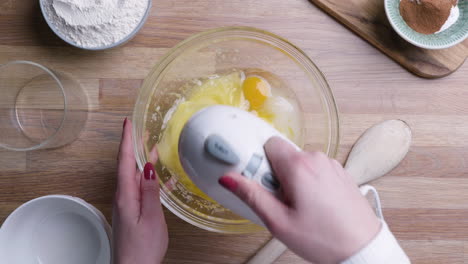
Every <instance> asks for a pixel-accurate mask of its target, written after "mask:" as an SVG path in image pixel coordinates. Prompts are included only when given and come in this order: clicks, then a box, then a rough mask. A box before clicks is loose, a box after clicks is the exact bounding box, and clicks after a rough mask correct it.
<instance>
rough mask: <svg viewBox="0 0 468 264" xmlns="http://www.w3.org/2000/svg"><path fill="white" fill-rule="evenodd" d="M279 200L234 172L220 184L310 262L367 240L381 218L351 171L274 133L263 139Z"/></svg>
mask: <svg viewBox="0 0 468 264" xmlns="http://www.w3.org/2000/svg"><path fill="white" fill-rule="evenodd" d="M265 151H266V153H267V156H268V159H269V161H270V164H271V165H272V167H273V170H274V172H275V175H276V177H277V179H278V181H279V182H280V183H281V191H282V195H283V199H284V203H283V202H281V201H279V200H278V199H276V198H275V197H274V196H273V195H272V194H271V193H269V192H268V191H266V190H265V189H264V188H263V187H261V186H260V185H259V184H257V183H256V182H253V181H251V180H248V179H246V178H245V177H243V176H241V175H239V174H233V173H231V174H228V175H226V176H223V177H221V178H220V184H221V185H223V186H224V187H226V188H227V189H229V190H231V191H232V192H233V193H234V194H236V195H237V196H238V197H239V198H240V199H242V200H243V201H244V202H246V203H247V204H248V205H249V206H250V207H251V208H252V209H253V210H254V211H255V212H256V213H257V214H258V216H259V217H260V218H261V219H262V220H263V222H264V223H265V225H266V226H267V227H268V229H269V230H270V231H271V232H272V234H273V235H274V236H275V237H276V238H278V239H279V240H281V241H282V242H283V243H284V244H285V245H287V246H288V247H289V248H290V249H291V250H292V251H294V252H295V253H296V254H298V255H299V256H301V257H303V258H305V259H306V260H309V261H312V262H314V263H339V262H340V261H343V260H345V259H347V258H349V257H350V256H352V255H353V254H354V253H356V252H358V251H359V250H360V249H361V248H363V247H364V246H366V245H367V244H368V243H369V242H370V241H371V240H372V239H373V238H374V237H375V236H376V235H377V233H378V232H379V230H380V228H381V227H380V225H381V224H380V221H379V219H378V218H377V216H376V215H375V214H374V212H373V210H372V208H371V207H370V205H369V204H368V202H367V200H366V199H365V198H364V197H363V196H362V195H361V193H360V192H359V189H358V188H357V186H356V184H355V183H354V181H353V179H352V178H351V176H350V175H349V174H348V173H346V171H345V170H344V169H343V167H342V166H341V165H340V164H339V163H338V162H337V161H336V160H332V159H329V158H328V157H327V156H326V155H325V154H323V153H319V152H315V153H307V152H298V151H296V150H295V149H294V148H293V147H292V146H291V145H290V144H289V143H287V142H286V141H283V140H281V139H279V138H273V139H271V140H269V141H268V142H267V144H266V145H265Z"/></svg>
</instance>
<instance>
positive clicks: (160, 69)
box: [133, 27, 339, 233]
mask: <svg viewBox="0 0 468 264" xmlns="http://www.w3.org/2000/svg"><path fill="white" fill-rule="evenodd" d="M233 69H251V70H252V69H254V70H258V71H257V72H262V73H268V75H262V76H263V77H265V78H266V79H268V81H269V82H270V81H271V82H270V83H275V85H276V86H275V87H276V88H278V89H281V92H282V94H284V95H285V97H286V98H288V99H290V101H294V102H296V103H297V105H298V106H299V108H300V115H301V120H302V124H301V125H302V131H301V134H302V138H301V139H300V140H299V141H296V142H295V143H296V144H297V145H298V146H300V147H301V148H303V149H306V150H309V151H310V150H318V151H322V152H324V153H326V154H328V155H329V156H330V157H334V156H335V155H336V152H337V149H338V145H339V121H338V110H337V107H336V104H335V100H334V97H333V94H332V91H331V89H330V87H329V86H328V84H327V82H326V80H325V78H324V76H323V75H322V73H321V72H320V70H319V69H318V68H317V67H316V66H315V64H314V63H313V62H312V61H311V60H310V58H309V57H307V55H306V54H305V53H304V52H303V51H301V50H300V49H299V48H297V47H296V46H294V45H293V44H291V43H289V42H288V41H287V40H285V39H283V38H281V37H278V36H276V35H274V34H272V33H269V32H266V31H263V30H259V29H255V28H248V27H227V28H218V29H213V30H210V31H206V32H202V33H200V34H197V35H195V36H192V37H190V38H189V39H187V40H184V41H182V42H181V43H180V44H178V45H177V46H175V47H174V48H173V49H172V50H170V51H169V52H168V53H167V54H166V56H164V57H163V58H162V59H160V60H159V61H158V64H157V65H156V66H155V67H154V68H153V70H152V71H151V72H150V73H149V75H148V77H147V78H146V79H145V81H144V83H143V85H142V87H141V89H140V93H139V96H138V99H137V102H136V105H135V109H134V112H133V132H134V133H133V136H134V143H135V148H136V149H135V153H136V159H137V163H138V166H139V168H140V169H143V166H144V165H145V163H146V162H147V161H148V160H150V159H149V152H150V150H151V149H152V147H153V146H154V145H155V144H157V143H158V142H159V140H160V139H161V135H162V133H163V131H164V120H165V119H166V118H167V117H168V113H171V112H170V110H171V108H172V107H173V106H174V104H177V102H179V101H180V100H181V98H184V97H185V96H186V95H188V94H190V92H191V89H192V88H193V87H195V85H194V84H193V83H194V82H195V83H196V81H197V80H199V79H201V78H205V77H209V76H213V75H215V74H221V75H222V74H223V73H226V72H230V71H232V70H233ZM186 84H188V85H186ZM169 116H170V115H169ZM155 169H156V170H157V172H158V175H159V182H160V185H161V202H162V203H163V204H164V205H165V206H166V207H167V208H168V209H169V210H170V211H172V212H173V213H174V214H176V215H177V216H179V217H180V218H182V219H183V220H185V221H187V222H189V223H191V224H193V225H195V226H198V227H200V228H203V229H206V230H210V231H215V232H221V233H249V232H255V231H258V230H263V229H262V228H261V227H259V226H257V225H255V224H254V223H252V222H250V221H248V220H246V219H243V218H241V217H240V216H237V215H235V214H234V213H232V212H231V211H229V210H228V209H226V208H224V207H222V206H220V205H219V204H217V203H214V202H213V201H212V200H208V199H205V198H204V197H201V196H199V195H197V194H196V193H193V192H192V191H190V188H189V187H187V186H185V185H184V183H183V182H182V181H180V180H179V179H180V178H179V175H176V174H175V173H172V172H170V171H169V170H168V169H167V168H166V167H165V166H163V164H161V163H158V164H156V166H155Z"/></svg>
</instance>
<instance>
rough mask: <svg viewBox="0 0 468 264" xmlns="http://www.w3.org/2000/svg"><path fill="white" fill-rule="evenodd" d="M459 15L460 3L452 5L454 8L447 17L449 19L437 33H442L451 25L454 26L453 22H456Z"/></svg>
mask: <svg viewBox="0 0 468 264" xmlns="http://www.w3.org/2000/svg"><path fill="white" fill-rule="evenodd" d="M459 16H460V9H459V8H458V5H455V6H452V9H450V15H449V17H448V18H447V21H445V23H444V24H443V25H442V27H441V28H440V29H439V31H437V32H436V33H440V32H442V31H444V30H446V29H447V28H449V27H450V26H452V25H453V24H455V22H457V20H458V17H459Z"/></svg>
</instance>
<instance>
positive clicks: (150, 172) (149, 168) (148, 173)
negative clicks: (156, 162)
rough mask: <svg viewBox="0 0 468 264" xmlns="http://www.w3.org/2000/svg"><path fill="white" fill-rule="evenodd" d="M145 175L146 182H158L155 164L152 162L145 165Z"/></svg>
mask: <svg viewBox="0 0 468 264" xmlns="http://www.w3.org/2000/svg"><path fill="white" fill-rule="evenodd" d="M143 174H144V176H145V179H146V180H156V172H154V167H153V164H151V163H150V162H148V163H146V164H145V169H144V170H143Z"/></svg>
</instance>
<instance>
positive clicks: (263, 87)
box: [242, 76, 271, 111]
mask: <svg viewBox="0 0 468 264" xmlns="http://www.w3.org/2000/svg"><path fill="white" fill-rule="evenodd" d="M242 91H243V92H244V96H245V99H247V100H248V101H249V103H250V110H255V111H257V110H259V109H260V108H261V107H262V106H263V104H264V103H265V101H266V99H267V98H268V97H269V96H271V87H270V84H269V83H268V82H267V81H266V80H265V79H263V78H262V77H260V76H248V77H247V78H246V79H245V80H244V83H243V84H242Z"/></svg>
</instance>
